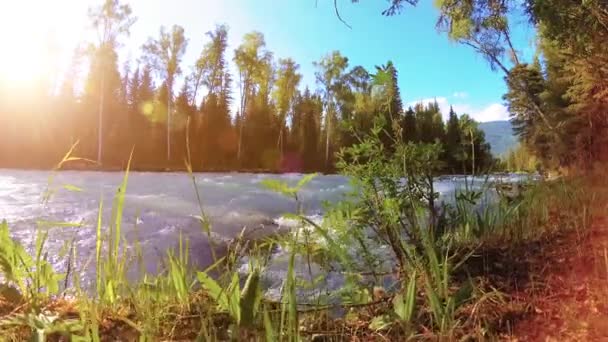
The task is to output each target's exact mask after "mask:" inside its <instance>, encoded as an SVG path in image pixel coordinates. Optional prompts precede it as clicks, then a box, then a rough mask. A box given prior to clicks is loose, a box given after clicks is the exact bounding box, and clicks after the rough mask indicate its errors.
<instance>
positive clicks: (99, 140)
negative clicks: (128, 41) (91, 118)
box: [97, 70, 106, 165]
mask: <svg viewBox="0 0 608 342" xmlns="http://www.w3.org/2000/svg"><path fill="white" fill-rule="evenodd" d="M105 81H106V75H105V73H104V72H103V70H102V73H101V94H100V95H99V113H98V118H99V122H98V126H99V127H98V130H97V132H98V133H97V163H98V164H99V165H101V157H102V142H103V139H102V136H103V102H104V97H105V96H104V93H105V83H106V82H105Z"/></svg>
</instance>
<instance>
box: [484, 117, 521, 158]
mask: <svg viewBox="0 0 608 342" xmlns="http://www.w3.org/2000/svg"><path fill="white" fill-rule="evenodd" d="M479 128H480V129H481V130H482V131H484V133H485V134H486V141H487V142H488V143H489V144H490V146H491V147H492V154H493V155H494V156H496V157H499V156H500V155H502V154H504V153H506V152H508V151H509V150H510V149H512V148H514V147H515V146H516V145H517V144H518V139H517V136H516V135H515V134H513V126H512V125H511V123H510V122H509V121H488V122H481V123H479Z"/></svg>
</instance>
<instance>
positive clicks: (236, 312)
mask: <svg viewBox="0 0 608 342" xmlns="http://www.w3.org/2000/svg"><path fill="white" fill-rule="evenodd" d="M228 289H229V290H230V291H229V294H230V297H228V305H229V311H230V314H231V316H232V318H234V320H235V321H236V323H237V324H241V304H240V302H241V293H240V291H239V274H238V273H237V272H234V273H233V274H232V281H231V282H230V286H229V287H228Z"/></svg>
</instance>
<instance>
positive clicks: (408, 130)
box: [401, 107, 419, 142]
mask: <svg viewBox="0 0 608 342" xmlns="http://www.w3.org/2000/svg"><path fill="white" fill-rule="evenodd" d="M417 128H418V124H417V122H416V114H415V113H414V110H413V109H412V107H409V108H408V109H407V111H406V112H405V115H404V117H403V124H402V127H401V129H402V134H403V141H406V142H418V141H419V137H418V130H417Z"/></svg>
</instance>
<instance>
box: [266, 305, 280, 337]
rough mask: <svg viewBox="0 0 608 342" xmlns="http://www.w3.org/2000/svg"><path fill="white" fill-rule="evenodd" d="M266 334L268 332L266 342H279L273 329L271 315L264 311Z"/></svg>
mask: <svg viewBox="0 0 608 342" xmlns="http://www.w3.org/2000/svg"><path fill="white" fill-rule="evenodd" d="M264 332H266V342H274V341H277V339H276V338H275V335H276V334H275V332H274V328H273V327H272V321H271V320H270V314H269V313H268V311H267V310H264Z"/></svg>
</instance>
